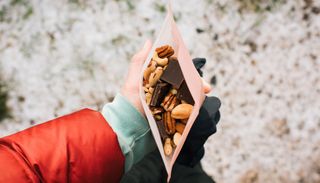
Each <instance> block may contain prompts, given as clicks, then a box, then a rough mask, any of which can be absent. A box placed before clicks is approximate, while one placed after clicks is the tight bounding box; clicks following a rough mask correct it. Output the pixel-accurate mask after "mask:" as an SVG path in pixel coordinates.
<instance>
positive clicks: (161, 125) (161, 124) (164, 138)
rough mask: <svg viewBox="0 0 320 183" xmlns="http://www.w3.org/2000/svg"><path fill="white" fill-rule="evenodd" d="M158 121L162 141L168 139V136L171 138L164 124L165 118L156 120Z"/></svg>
mask: <svg viewBox="0 0 320 183" xmlns="http://www.w3.org/2000/svg"><path fill="white" fill-rule="evenodd" d="M156 123H157V126H158V130H159V133H160V137H161V139H162V141H163V142H164V141H165V140H166V138H169V135H168V134H167V132H166V128H165V126H164V123H163V120H158V121H156Z"/></svg>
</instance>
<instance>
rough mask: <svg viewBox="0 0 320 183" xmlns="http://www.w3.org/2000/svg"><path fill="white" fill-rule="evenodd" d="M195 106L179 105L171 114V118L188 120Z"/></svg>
mask: <svg viewBox="0 0 320 183" xmlns="http://www.w3.org/2000/svg"><path fill="white" fill-rule="evenodd" d="M192 109H193V106H192V105H190V104H179V105H177V106H176V107H175V108H174V109H173V110H172V112H171V117H173V118H175V119H187V118H189V116H190V114H191V112H192Z"/></svg>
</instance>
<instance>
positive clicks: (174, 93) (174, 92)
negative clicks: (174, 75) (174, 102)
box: [170, 88, 178, 95]
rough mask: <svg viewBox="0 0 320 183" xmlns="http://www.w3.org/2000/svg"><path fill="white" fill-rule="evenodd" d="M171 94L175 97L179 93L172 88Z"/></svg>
mask: <svg viewBox="0 0 320 183" xmlns="http://www.w3.org/2000/svg"><path fill="white" fill-rule="evenodd" d="M170 93H172V94H173V95H176V94H177V93H178V91H177V90H176V89H174V88H172V89H171V90H170Z"/></svg>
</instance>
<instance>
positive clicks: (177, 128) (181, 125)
mask: <svg viewBox="0 0 320 183" xmlns="http://www.w3.org/2000/svg"><path fill="white" fill-rule="evenodd" d="M185 127H186V125H184V124H182V123H177V124H176V131H177V132H179V133H180V134H182V133H183V131H184V128H185Z"/></svg>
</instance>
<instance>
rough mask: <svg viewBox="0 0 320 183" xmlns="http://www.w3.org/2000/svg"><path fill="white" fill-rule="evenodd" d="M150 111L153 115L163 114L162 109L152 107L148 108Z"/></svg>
mask: <svg viewBox="0 0 320 183" xmlns="http://www.w3.org/2000/svg"><path fill="white" fill-rule="evenodd" d="M150 110H151V112H152V114H153V115H156V114H160V113H163V112H164V109H163V108H162V107H152V108H150Z"/></svg>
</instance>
